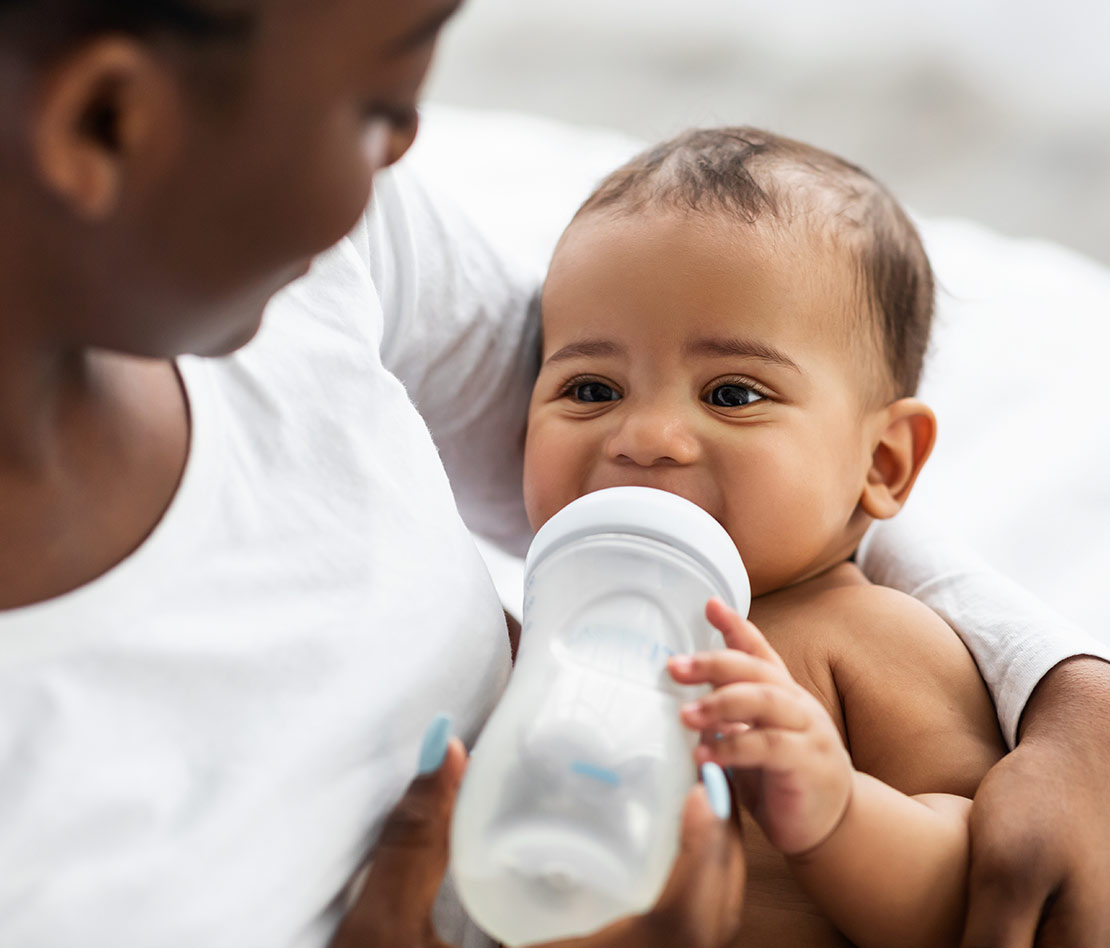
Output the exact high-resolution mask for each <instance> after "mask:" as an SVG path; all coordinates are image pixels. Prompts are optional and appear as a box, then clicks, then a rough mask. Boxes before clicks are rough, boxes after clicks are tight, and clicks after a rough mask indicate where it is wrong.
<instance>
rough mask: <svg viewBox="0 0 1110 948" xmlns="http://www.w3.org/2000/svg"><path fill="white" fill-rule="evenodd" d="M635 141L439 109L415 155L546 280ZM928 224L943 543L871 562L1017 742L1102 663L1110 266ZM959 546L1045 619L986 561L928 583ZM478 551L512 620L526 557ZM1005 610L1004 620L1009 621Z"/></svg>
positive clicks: (911, 542)
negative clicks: (1078, 670) (1089, 661)
mask: <svg viewBox="0 0 1110 948" xmlns="http://www.w3.org/2000/svg"><path fill="white" fill-rule="evenodd" d="M491 143H496V144H491ZM639 147H640V145H639V143H638V142H636V141H634V140H631V139H629V138H627V137H625V136H622V135H617V134H614V133H610V132H604V131H598V130H593V129H581V128H573V127H570V126H567V125H564V124H562V123H558V122H552V121H549V120H546V119H540V118H536V117H532V116H519V115H513V114H509V113H496V112H491V113H474V112H468V111H456V110H453V109H450V108H445V107H439V108H436V109H429V110H428V111H427V114H426V116H425V121H424V124H423V129H422V132H421V141H419V142H418V145H417V149H416V156H415V161H416V162H417V164H418V165H419V166H420V168H421V170H422V171H423V173H424V174H426V175H427V176H428V177H431V178H434V179H436V180H437V181H439V182H441V184H442V185H443V186H444V187H446V188H447V189H449V190H450V191H451V192H452V193H453V194H455V195H456V196H457V197H458V199H459V200H460V202H461V203H463V204H464V205H465V208H466V210H467V211H468V212H469V213H470V215H471V216H472V217H473V218H474V220H475V221H476V222H477V224H478V225H479V226H480V227H481V228H482V229H483V230H484V232H485V233H486V234H487V236H488V237H489V239H490V240H491V241H492V242H493V243H494V244H495V245H496V246H498V247H499V248H500V249H501V250H502V252H503V253H505V254H507V255H511V256H513V257H514V258H515V259H517V260H518V261H519V262H521V263H522V264H523V265H525V266H528V267H530V268H531V269H532V270H533V271H534V272H536V273H537V274H541V273H542V272H543V268H544V267H545V266H546V262H547V259H548V257H549V256H550V253H551V251H552V249H553V248H554V246H555V242H556V240H557V239H558V236H559V234H560V232H561V231H562V228H563V227H564V226H565V224H566V222H567V220H569V218H570V215H571V213H573V210H574V208H575V207H576V206H577V204H578V203H579V202H580V201H581V200H582V199H583V198H585V197H586V195H587V194H588V193H589V192H590V190H591V189H592V187H593V186H594V184H595V183H596V182H597V180H598V179H599V178H600V177H601V176H602V175H604V174H605V173H606V172H608V171H610V170H611V169H612V168H614V167H616V166H617V164H619V163H620V162H621V161H623V160H624V159H625V158H627V157H629V156H630V155H631V154H632V153H633V152H634V151H636V150H638V148H639ZM522 207H524V208H526V209H527V211H526V213H522V212H521V208H522ZM921 229H922V233H923V236H924V239H925V242H926V244H927V246H928V250H929V254H930V257H931V259H932V261H933V265H934V267H935V269H936V272H937V277H938V283H939V288H940V292H939V294H938V312H937V320H936V327H935V331H934V342H933V346H932V352H931V355H930V358H929V360H928V363H927V366H926V373H925V378H924V382H923V386H922V396H923V397H924V398H925V399H926V400H927V401H928V402H929V403H930V404H931V405H932V406H933V407H934V408H935V410H936V411H937V414H938V417H939V420H940V436H939V439H938V444H937V449H936V451H935V452H934V455H933V457H932V459H931V460H930V461H929V464H928V465H927V467H926V469H925V473H924V474H923V476H922V478H921V479H920V481H919V484H918V486H917V488H916V489H915V493H914V496H913V498H912V499H911V501H910V506H909V512H910V513H912V512H914V511H917V512H918V513H919V514H922V516H920V517H918V518H917V520H918V523H924V522H928V523H929V524H930V526H931V529H936V528H937V527H938V525H943V536H944V538H945V539H941V538H939V537H938V536H936V535H934V534H933V533H932V532H924V533H923V534H922V535H921V537H920V538H916V539H915V537H914V534H913V531H912V528H910V527H909V526H908V525H907V524H904V523H903V524H901V525H900V526H897V528H896V532H894V533H892V534H891V537H892V538H893V537H898V538H900V539H898V540H897V541H895V540H893V539H892V541H891V542H889V543H881V544H876V545H875V547H874V550H873V553H872V555H870V556H868V557H866V558H865V564H866V565H867V568H868V569H869V570H870V571H872V573H873V575H875V576H876V577H878V576H880V575H881V576H882V577H883V579H880V581H885V582H888V583H890V584H891V585H895V586H899V585H901V584H903V583H904V584H905V586H904V587H903V588H907V590H908V591H916V592H917V593H918V594H920V595H921V596H922V597H923V598H925V599H926V601H928V602H929V603H930V605H933V606H934V607H936V608H938V609H939V610H940V611H942V612H943V613H944V614H945V615H946V618H948V620H949V621H950V622H952V623H953V624H955V625H957V626H958V627H959V628H960V630H961V631H962V632H963V633H964V637H965V640H966V641H967V642H968V643H969V646H970V648H971V651H972V652H973V654H974V655H975V657H976V660H977V661H978V662H979V664H980V668H981V669H982V672H983V674H984V677H985V678H986V679H987V681H988V683H989V684H990V686H991V689H992V692H993V693H994V695H995V699H996V702H997V703H998V709H999V714H1000V716H1001V718H1000V719H1001V722H1002V725H1003V728H1004V730H1005V732H1006V733H1007V735H1009V736H1010V737H1011V738H1012V737H1013V735H1014V733H1015V730H1016V727H1017V720H1018V716H1019V715H1020V712H1021V709H1022V708H1023V707H1024V705H1025V702H1026V700H1027V699H1028V696H1029V693H1030V692H1031V691H1032V688H1033V686H1034V685H1035V684H1036V683H1037V681H1039V680H1040V678H1041V676H1042V675H1043V673H1044V672H1045V671H1047V670H1048V669H1049V668H1050V667H1051V666H1052V665H1053V664H1055V663H1056V661H1059V660H1060V659H1061V658H1064V657H1066V656H1067V655H1068V654H1081V653H1082V654H1097V655H1101V656H1103V657H1110V619H1108V618H1107V611H1106V609H1105V606H1104V603H1103V599H1102V596H1103V583H1104V577H1106V576H1108V575H1110V543H1108V542H1107V539H1106V538H1107V537H1108V536H1110V477H1107V476H1105V475H1104V473H1103V472H1105V471H1107V470H1110V425H1106V424H1104V423H1103V422H1102V418H1101V404H1102V397H1103V392H1102V389H1103V387H1104V382H1103V378H1104V373H1103V366H1102V362H1103V361H1104V358H1105V353H1106V352H1107V351H1110V319H1107V316H1108V315H1110V271H1108V270H1107V269H1106V268H1105V267H1103V266H1100V265H1099V264H1097V263H1094V262H1093V261H1091V260H1088V259H1086V258H1084V257H1082V256H1081V255H1079V254H1076V253H1074V252H1071V251H1068V250H1066V249H1064V248H1062V247H1059V246H1056V245H1053V244H1049V243H1045V242H1041V241H1023V240H1016V239H1013V238H1008V237H1003V236H1001V235H999V234H996V233H994V232H992V231H990V230H989V229H987V228H984V227H981V226H979V225H976V224H973V223H970V222H968V221H957V220H943V221H923V222H921ZM899 520H900V518H897V519H896V520H895V521H894V523H895V524H898V522H899ZM945 544H947V546H945ZM966 548H972V549H974V550H976V551H977V552H978V553H979V554H981V556H982V557H983V559H985V560H986V561H987V562H989V563H990V564H991V565H992V566H993V567H995V568H996V569H999V570H1001V571H1003V572H1004V573H1006V574H1007V575H1010V576H1013V577H1015V578H1016V579H1017V580H1018V581H1019V582H1020V584H1021V585H1022V586H1025V587H1027V588H1028V589H1029V590H1031V591H1033V592H1035V593H1036V594H1037V596H1039V597H1041V598H1042V599H1043V600H1044V602H1045V603H1050V604H1051V606H1052V608H1051V609H1050V608H1047V607H1046V606H1045V605H1044V604H1043V603H1040V602H1037V601H1035V600H1033V599H1032V598H1031V597H1029V595H1028V594H1027V593H1025V592H1023V591H1022V590H1020V589H1019V588H1018V587H1016V586H1014V585H1013V584H1011V583H1009V582H1007V581H1005V580H1003V579H1002V578H1001V577H999V576H996V575H991V574H989V573H988V572H986V571H985V568H984V567H983V566H982V562H981V561H977V562H978V565H976V566H975V567H974V569H973V571H972V573H964V574H961V578H959V579H957V578H956V577H955V576H954V574H953V569H952V568H951V566H949V567H946V568H945V569H944V570H943V574H944V575H945V576H947V577H948V579H947V580H941V581H939V582H938V583H934V584H928V585H923V583H924V582H925V579H926V578H927V577H928V575H929V571H930V570H938V569H940V567H941V565H942V564H944V563H945V562H946V561H949V563H950V564H956V563H964V562H966V557H967V556H969V555H970V554H969V553H968V552H967V549H966ZM483 554H484V555H485V556H486V560H487V564H488V565H489V566H490V569H491V572H492V573H493V575H494V578H495V581H496V582H497V585H498V591H499V593H500V594H501V596H502V598H503V601H504V602H505V603H506V605H507V607H508V608H509V609H510V611H513V612H515V613H516V614H517V615H519V609H520V604H519V603H520V595H519V592H518V590H519V589H520V584H521V568H522V564H521V563H520V562H519V561H515V560H513V559H512V558H509V557H506V556H504V555H503V554H502V553H500V552H499V551H497V550H496V549H493V548H487V547H483ZM894 557H896V558H894ZM972 574H973V575H974V579H972V578H970V576H971V575H972ZM934 592H936V594H937V595H938V596H940V597H941V598H940V599H937V598H934V596H933V593H934ZM965 602H966V603H968V604H969V606H968V608H967V609H966V610H965V609H964V608H963V604H964V603H965ZM938 604H939V605H938ZM1054 610H1055V611H1054ZM1056 613H1059V615H1057V614H1056ZM1003 615H1005V616H1013V617H1014V620H1013V622H1012V623H1007V624H1006V625H1001V624H1000V623H999V622H998V621H997V620H998V617H1000V616H1003ZM980 623H982V625H980ZM1077 626H1078V627H1079V628H1083V629H1087V630H1089V631H1090V632H1091V633H1093V634H1094V635H1095V636H1096V637H1097V639H1098V640H1099V641H1095V640H1092V639H1090V638H1088V637H1086V636H1084V635H1083V633H1081V632H1079V631H1078V629H1077V628H1076V627H1077Z"/></svg>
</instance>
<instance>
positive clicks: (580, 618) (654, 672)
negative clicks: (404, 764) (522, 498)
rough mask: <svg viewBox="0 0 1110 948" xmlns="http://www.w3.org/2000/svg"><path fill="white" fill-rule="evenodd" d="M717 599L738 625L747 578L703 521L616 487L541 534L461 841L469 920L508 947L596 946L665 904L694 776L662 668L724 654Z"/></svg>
mask: <svg viewBox="0 0 1110 948" xmlns="http://www.w3.org/2000/svg"><path fill="white" fill-rule="evenodd" d="M711 596H718V597H720V598H721V599H723V600H724V601H725V602H727V603H728V604H729V605H731V606H732V607H733V608H734V609H736V610H737V611H739V612H740V613H741V614H743V615H746V614H747V610H748V607H749V604H750V589H749V586H748V578H747V573H746V572H745V570H744V566H743V564H742V562H741V560H740V556H739V554H738V553H737V552H736V547H735V546H734V545H733V543H732V540H731V539H730V538H729V536H728V534H727V533H726V532H725V530H724V528H723V527H721V526H720V524H718V523H717V521H715V520H714V519H713V518H712V517H711V516H710V515H709V514H707V513H706V512H705V511H704V510H702V509H701V508H700V507H698V506H696V505H695V504H693V503H690V502H689V501H687V500H684V499H683V498H681V497H678V496H676V495H674V494H670V493H666V492H664V491H659V490H653V489H649V488H643V487H616V488H610V489H607V490H602V491H597V492H595V493H592V494H587V495H586V496H584V497H581V498H579V499H578V500H576V501H574V502H573V503H572V504H569V505H568V506H567V507H565V508H564V509H563V510H561V511H560V512H559V513H557V514H556V515H555V516H554V517H552V518H551V519H550V520H549V521H548V522H547V523H546V524H544V526H543V527H542V528H541V530H540V531H539V532H538V533H537V535H536V538H535V540H534V541H533V543H532V546H531V549H530V550H529V552H528V559H527V563H526V567H525V598H524V627H523V632H522V634H521V641H520V650H519V653H518V655H517V661H516V668H515V669H514V671H513V674H512V677H511V679H510V682H509V686H508V688H507V689H506V691H505V695H504V697H503V698H502V699H501V702H500V704H498V706H497V708H496V709H495V711H494V713H493V715H492V716H491V717H490V719H489V721H488V722H487V724H486V726H485V729H484V730H483V732H482V734H481V736H480V737H479V739H478V743H477V745H476V747H475V748H474V751H473V754H472V755H471V760H470V765H469V767H468V769H467V773H466V777H465V779H464V781H463V785H462V788H461V790H460V793H459V798H458V803H457V805H456V808H455V815H454V820H453V823H452V828H451V870H452V874H453V876H454V880H455V886H456V888H457V889H458V892H459V895H460V897H461V899H462V901H463V904H464V905H465V906H466V909H467V911H468V912H469V913H470V915H471V917H472V918H473V919H474V920H475V921H476V922H477V923H478V924H479V925H480V926H481V927H482V928H484V929H485V930H486V931H487V932H489V933H490V934H491V935H493V936H494V937H495V938H497V939H499V940H500V941H502V942H504V943H505V944H506V945H510V946H516V945H525V944H531V943H535V942H540V941H548V940H551V939H556V938H566V937H572V936H576V935H582V934H586V933H588V932H592V931H595V930H597V929H598V928H601V927H603V926H604V925H606V924H608V923H609V922H611V921H613V920H615V919H617V918H620V917H622V916H625V915H629V914H632V913H636V912H641V911H644V910H646V909H647V908H649V907H650V906H651V905H652V904H654V902H655V900H656V898H657V897H658V895H659V893H660V891H661V890H662V887H663V885H664V883H665V882H666V879H667V876H668V874H669V872H670V868H671V864H672V863H673V861H674V857H675V853H676V851H677V846H678V834H679V823H680V818H681V812H682V804H683V801H684V799H685V796H686V794H687V792H688V791H689V789H690V787H691V786H692V785H693V783H694V781H695V780H696V779H697V774H696V772H695V768H694V764H693V757H692V751H693V747H694V744H695V742H696V736H695V735H694V734H693V733H692V732H690V731H689V730H687V729H686V728H685V727H683V726H682V724H681V723H680V721H679V708H680V706H681V705H682V703H683V702H685V701H688V700H690V699H691V698H692V697H693V696H694V695H696V694H700V693H702V692H703V691H704V690H705V689H704V688H699V689H692V688H688V687H681V686H679V685H677V684H675V683H674V681H673V680H672V679H671V677H670V675H668V674H667V671H666V661H667V657H668V656H670V655H673V654H676V653H683V652H691V651H698V650H703V649H708V648H714V647H720V646H721V645H722V642H721V638H720V633H718V632H717V631H716V630H714V629H713V628H712V627H711V626H710V625H709V624H708V622H707V621H706V619H705V615H704V611H705V603H706V601H707V600H708V599H709V598H710V597H711Z"/></svg>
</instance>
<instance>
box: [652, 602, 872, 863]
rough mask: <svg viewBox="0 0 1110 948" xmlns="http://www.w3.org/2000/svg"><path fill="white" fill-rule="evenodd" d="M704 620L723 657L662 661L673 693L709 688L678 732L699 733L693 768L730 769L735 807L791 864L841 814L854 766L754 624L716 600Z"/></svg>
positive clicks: (827, 721)
mask: <svg viewBox="0 0 1110 948" xmlns="http://www.w3.org/2000/svg"><path fill="white" fill-rule="evenodd" d="M705 614H706V618H708V619H709V621H710V622H711V623H712V624H713V625H714V626H716V628H718V629H720V631H721V634H722V635H723V636H724V639H725V644H726V645H727V646H728V648H727V649H723V650H721V651H715V652H698V653H697V654H694V655H678V656H675V657H674V658H672V659H671V660H670V662H669V670H670V673H671V677H673V678H674V680H675V681H677V682H679V683H680V684H684V685H694V684H703V683H707V684H710V685H712V686H713V691H712V692H711V693H710V694H708V695H706V696H705V697H704V698H702V699H701V700H699V701H696V702H692V703H691V704H688V705H686V706H685V707H684V708H683V709H682V721H683V723H684V724H685V725H686V726H687V727H689V728H692V729H694V730H697V731H701V732H702V734H703V740H702V743H701V744H699V745H698V747H697V749H696V751H695V756H696V758H697V761H698V764H699V765H700V764H702V763H705V762H706V761H710V760H711V761H714V762H716V763H718V764H720V765H721V766H722V767H731V768H733V769H734V775H733V776H734V783H735V784H736V789H737V791H738V793H739V795H740V800H741V803H743V805H744V806H745V808H747V810H748V811H749V812H750V813H751V814H752V816H753V817H754V818H755V820H756V821H757V822H758V823H759V825H760V827H762V829H763V832H764V833H765V834H766V836H767V838H768V839H769V840H770V842H771V844H772V845H773V846H774V847H775V848H776V849H778V850H779V851H780V852H782V853H784V854H786V855H788V856H792V855H798V854H800V853H804V852H806V851H808V850H810V849H813V848H814V847H815V846H817V845H818V844H819V843H821V842H822V841H823V840H824V839H825V838H826V837H827V836H829V835H830V834H831V833H832V832H833V830H835V829H836V827H837V825H838V824H839V822H840V819H841V817H842V816H843V815H844V812H845V811H846V810H847V808H848V801H849V798H850V797H851V792H852V773H853V768H852V760H851V758H850V757H849V756H848V751H847V749H846V748H845V747H844V744H843V742H842V741H841V739H840V734H839V732H838V731H837V729H836V725H835V724H833V721H832V719H831V718H830V717H829V715H828V712H826V711H825V709H824V708H823V707H822V706H821V704H820V702H818V700H817V699H816V698H815V697H814V696H813V695H812V694H810V693H809V692H808V691H806V689H804V688H803V687H802V686H801V685H799V684H798V683H797V682H796V681H794V679H793V678H792V677H791V676H790V672H788V671H787V670H786V665H785V663H784V662H783V660H782V659H781V658H780V657H779V655H778V653H777V652H776V651H775V650H774V649H773V648H771V646H770V644H768V642H767V640H766V639H765V638H764V637H763V634H762V633H761V632H760V631H759V630H758V629H757V628H756V627H755V626H754V625H752V623H750V622H748V621H747V620H746V619H742V618H741V617H740V616H739V615H738V614H737V613H736V612H734V611H733V610H732V609H729V608H728V606H726V605H725V604H724V603H723V602H721V601H720V600H719V599H711V600H709V604H708V605H707V606H706V609H705Z"/></svg>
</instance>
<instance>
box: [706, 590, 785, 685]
mask: <svg viewBox="0 0 1110 948" xmlns="http://www.w3.org/2000/svg"><path fill="white" fill-rule="evenodd" d="M705 617H706V619H708V620H709V623H710V624H711V625H712V626H713V627H714V628H715V629H717V630H719V631H720V633H721V635H722V636H723V637H724V640H725V645H727V646H728V647H729V648H733V649H739V650H740V651H741V652H747V653H748V654H749V655H755V656H757V657H758V658H762V659H765V660H766V661H768V662H771V663H773V664H775V665H778V666H780V667H782V668H785V667H786V663H785V662H784V661H783V660H782V659H781V658H780V657H779V653H778V652H776V651H775V650H774V649H773V648H771V643H770V642H768V641H767V639H766V638H765V637H764V635H763V633H762V632H760V631H759V629H758V628H756V626H755V624H754V623H753V622H749V621H748V620H747V619H745V618H744V617H743V616H741V615H740V614H739V613H738V612H736V610H734V609H730V608H729V607H728V606H726V605H725V604H724V603H723V602H722V601H721V600H720V599H717V598H716V597H714V598H713V599H710V600H709V602H707V603H706V605H705Z"/></svg>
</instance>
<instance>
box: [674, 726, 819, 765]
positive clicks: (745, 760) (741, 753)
mask: <svg viewBox="0 0 1110 948" xmlns="http://www.w3.org/2000/svg"><path fill="white" fill-rule="evenodd" d="M812 756H813V741H812V740H811V739H810V736H809V734H808V733H807V732H806V731H788V730H786V729H784V728H773V727H771V728H762V727H753V728H748V729H746V730H733V731H731V732H729V733H727V734H722V735H721V739H720V740H718V741H716V742H715V743H713V744H699V745H698V746H697V747H696V748H694V760H695V761H696V762H697V763H698V765H699V766H700V765H701V764H704V763H707V762H709V761H712V762H714V763H716V764H719V765H720V766H721V767H759V768H761V769H763V770H765V771H772V772H776V771H777V772H785V771H790V770H796V769H797V768H798V767H799V765H801V764H802V763H804V762H806V761H809V760H812Z"/></svg>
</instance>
